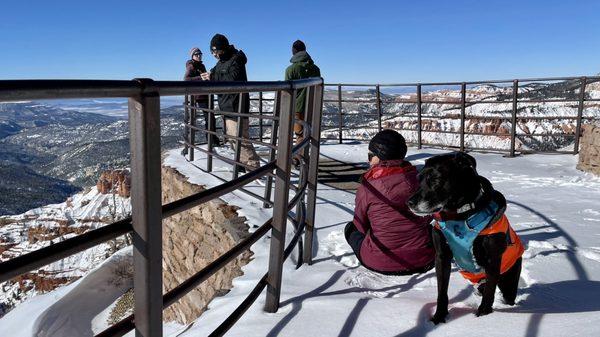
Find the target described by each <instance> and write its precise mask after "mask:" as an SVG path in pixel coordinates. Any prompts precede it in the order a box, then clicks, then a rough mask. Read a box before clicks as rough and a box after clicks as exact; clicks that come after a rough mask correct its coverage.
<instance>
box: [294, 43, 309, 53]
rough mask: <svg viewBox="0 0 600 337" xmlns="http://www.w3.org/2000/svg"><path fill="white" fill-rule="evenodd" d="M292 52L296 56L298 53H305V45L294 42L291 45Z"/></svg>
mask: <svg viewBox="0 0 600 337" xmlns="http://www.w3.org/2000/svg"><path fill="white" fill-rule="evenodd" d="M292 51H293V52H294V54H296V53H297V52H299V51H306V45H305V44H304V42H302V41H300V40H296V41H294V44H293V45H292Z"/></svg>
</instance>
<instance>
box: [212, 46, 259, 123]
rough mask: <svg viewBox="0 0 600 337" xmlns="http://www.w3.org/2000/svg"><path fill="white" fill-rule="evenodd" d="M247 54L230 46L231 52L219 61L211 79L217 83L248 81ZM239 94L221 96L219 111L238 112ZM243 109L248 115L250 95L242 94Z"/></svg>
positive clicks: (213, 69) (226, 53) (219, 96)
mask: <svg viewBox="0 0 600 337" xmlns="http://www.w3.org/2000/svg"><path fill="white" fill-rule="evenodd" d="M247 61H248V59H247V58H246V54H244V52H243V51H241V50H237V49H235V47H234V46H230V48H229V50H228V51H227V52H225V54H224V55H223V56H221V58H220V59H219V62H217V64H216V65H215V66H214V68H212V70H211V75H210V79H211V81H215V82H237V81H244V82H245V81H248V76H247V75H246V62H247ZM239 96H240V95H239V94H220V95H218V98H219V109H220V110H221V111H229V112H238V111H239V110H238V109H239V107H238V106H239V103H240V98H239ZM242 99H243V101H242V102H243V103H244V104H243V107H242V112H243V113H248V112H249V111H250V96H249V95H248V94H242Z"/></svg>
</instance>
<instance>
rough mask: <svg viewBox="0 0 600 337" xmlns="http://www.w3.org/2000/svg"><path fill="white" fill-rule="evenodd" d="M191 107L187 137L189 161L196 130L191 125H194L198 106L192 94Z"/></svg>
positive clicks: (191, 157) (192, 158) (192, 157)
mask: <svg viewBox="0 0 600 337" xmlns="http://www.w3.org/2000/svg"><path fill="white" fill-rule="evenodd" d="M192 107H193V108H192V109H190V114H189V116H190V128H189V131H190V132H189V137H190V138H189V139H188V142H189V143H190V144H191V146H190V161H194V146H195V145H196V130H195V129H193V127H195V126H196V109H197V108H198V106H197V103H196V97H195V96H192Z"/></svg>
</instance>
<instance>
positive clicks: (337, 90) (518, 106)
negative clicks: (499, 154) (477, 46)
mask: <svg viewBox="0 0 600 337" xmlns="http://www.w3.org/2000/svg"><path fill="white" fill-rule="evenodd" d="M560 81H563V82H564V81H571V82H568V83H567V85H568V86H567V87H566V88H565V89H564V90H557V89H556V88H548V89H547V90H549V91H550V92H554V93H561V92H562V93H568V94H570V95H575V91H576V90H579V94H578V97H571V96H567V97H566V98H556V97H554V96H553V97H551V98H548V99H540V98H535V97H533V98H532V97H526V96H523V95H527V92H519V88H520V86H521V87H525V88H526V87H529V86H532V85H534V84H546V85H550V86H552V85H556V84H560ZM598 81H600V76H583V77H550V78H525V79H516V80H486V81H467V82H442V83H400V84H357V83H351V84H347V83H326V84H325V85H324V86H326V87H329V88H332V90H331V91H330V95H331V96H333V95H336V96H337V99H331V98H329V99H324V100H323V102H324V103H329V104H331V105H332V106H334V107H335V105H336V104H337V113H326V114H325V115H329V116H336V115H337V116H338V123H335V121H333V120H332V122H334V123H332V125H329V126H328V127H327V131H329V132H330V133H333V134H335V131H336V130H337V134H338V137H337V138H338V142H339V143H342V142H343V141H344V140H354V139H355V138H347V137H344V135H343V133H344V130H352V129H363V128H364V129H377V130H382V129H383V125H382V118H383V117H384V116H385V117H386V118H390V117H394V118H409V119H410V118H416V123H417V125H416V128H414V129H406V128H397V127H395V128H394V129H396V130H403V131H413V132H416V133H417V142H416V144H417V147H418V148H421V147H422V146H423V145H428V146H431V144H430V143H428V144H425V143H424V142H423V139H422V133H424V132H429V133H440V134H456V135H457V136H458V137H459V139H458V141H459V142H458V145H457V144H438V145H436V146H440V147H458V148H460V150H465V149H469V150H476V151H480V150H481V149H479V148H475V147H473V146H470V145H467V144H466V141H465V136H497V135H498V134H497V133H488V132H469V131H468V130H466V127H465V121H467V120H477V119H479V120H484V119H485V120H490V119H499V120H505V121H507V122H508V123H510V125H512V127H511V130H510V134H509V136H510V138H511V142H510V148H508V149H505V150H504V151H506V152H508V153H509V156H514V155H515V152H516V149H515V146H516V142H515V137H517V136H518V137H522V136H524V134H523V133H517V132H516V128H517V124H518V123H519V122H522V121H527V120H551V119H554V120H559V119H563V120H573V121H576V124H577V125H576V128H575V131H574V134H573V133H568V132H563V133H562V134H560V133H552V134H548V133H544V134H525V136H527V137H542V136H547V135H552V136H554V137H563V138H575V144H574V148H573V150H572V151H571V153H573V154H576V153H578V152H579V137H580V135H581V125H582V124H583V122H584V121H590V120H600V116H596V117H594V116H583V110H584V105H585V104H586V103H592V102H598V101H600V99H598V98H591V97H586V95H585V90H586V84H589V83H592V82H594V83H598ZM524 82H525V84H524ZM548 82H551V83H548ZM483 84H498V85H501V87H502V88H505V89H507V90H511V86H510V85H509V84H512V100H509V99H508V98H509V97H506V98H504V99H502V100H497V101H492V100H489V99H491V97H492V96H490V98H484V99H476V100H469V99H468V98H467V95H466V92H467V91H468V90H471V88H467V86H473V85H483ZM424 86H429V87H431V86H433V87H435V86H457V87H458V86H460V90H459V93H460V97H456V98H451V99H448V98H446V99H440V100H431V99H425V98H427V97H428V94H427V93H424V92H423V90H422V87H424ZM343 87H363V88H365V89H369V90H374V92H373V95H374V96H376V98H375V99H366V100H361V99H355V98H351V99H344V98H343V95H342V88H343ZM382 87H415V89H416V98H413V97H411V98H409V99H394V100H390V99H382V98H381V88H382ZM406 94H409V95H415V92H412V91H411V92H410V93H406ZM331 96H329V97H331ZM344 103H354V104H368V105H369V107H370V106H372V105H376V107H375V111H374V112H373V113H369V112H367V113H360V114H354V113H347V112H345V111H343V108H344V107H343V105H344ZM511 103H512V109H511ZM535 103H565V104H567V105H568V106H569V107H572V108H577V115H567V116H523V115H522V114H521V113H519V111H522V109H524V108H525V107H526V106H527V105H528V104H535ZM383 104H414V105H416V110H417V111H416V116H415V112H412V111H411V112H410V113H397V112H396V113H384V112H383V108H382V105H383ZM443 104H446V105H452V106H454V108H453V109H452V110H453V111H455V113H454V114H453V115H449V114H446V115H443V116H432V115H428V116H425V115H423V107H424V106H425V105H428V106H429V108H430V109H431V108H436V106H440V105H443ZM477 104H486V105H489V104H496V105H503V106H506V109H505V110H507V114H506V115H504V116H476V115H472V114H469V113H467V108H470V107H472V106H475V105H477ZM594 106H595V105H594ZM357 115H360V116H361V117H362V116H374V117H376V119H372V120H370V121H367V123H371V122H375V121H376V122H377V126H375V125H373V126H369V125H360V126H355V127H353V126H347V125H345V122H344V117H345V116H357ZM424 118H427V119H429V120H431V119H439V120H458V121H460V127H459V128H458V127H457V128H456V129H453V130H448V131H446V130H423V121H424V120H423V119H424ZM413 122H414V120H413ZM490 150H495V149H491V148H490ZM519 151H520V152H521V153H530V152H532V151H530V150H525V149H519ZM533 152H544V153H546V152H551V151H548V150H540V151H533Z"/></svg>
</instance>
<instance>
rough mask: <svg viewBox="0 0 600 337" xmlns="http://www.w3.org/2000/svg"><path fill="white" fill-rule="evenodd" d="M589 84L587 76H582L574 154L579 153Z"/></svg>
mask: <svg viewBox="0 0 600 337" xmlns="http://www.w3.org/2000/svg"><path fill="white" fill-rule="evenodd" d="M586 84H587V77H582V78H581V87H580V88H579V106H578V107H577V127H576V129H575V144H574V147H573V154H578V153H579V137H581V125H582V119H583V108H584V103H585V86H586Z"/></svg>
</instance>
